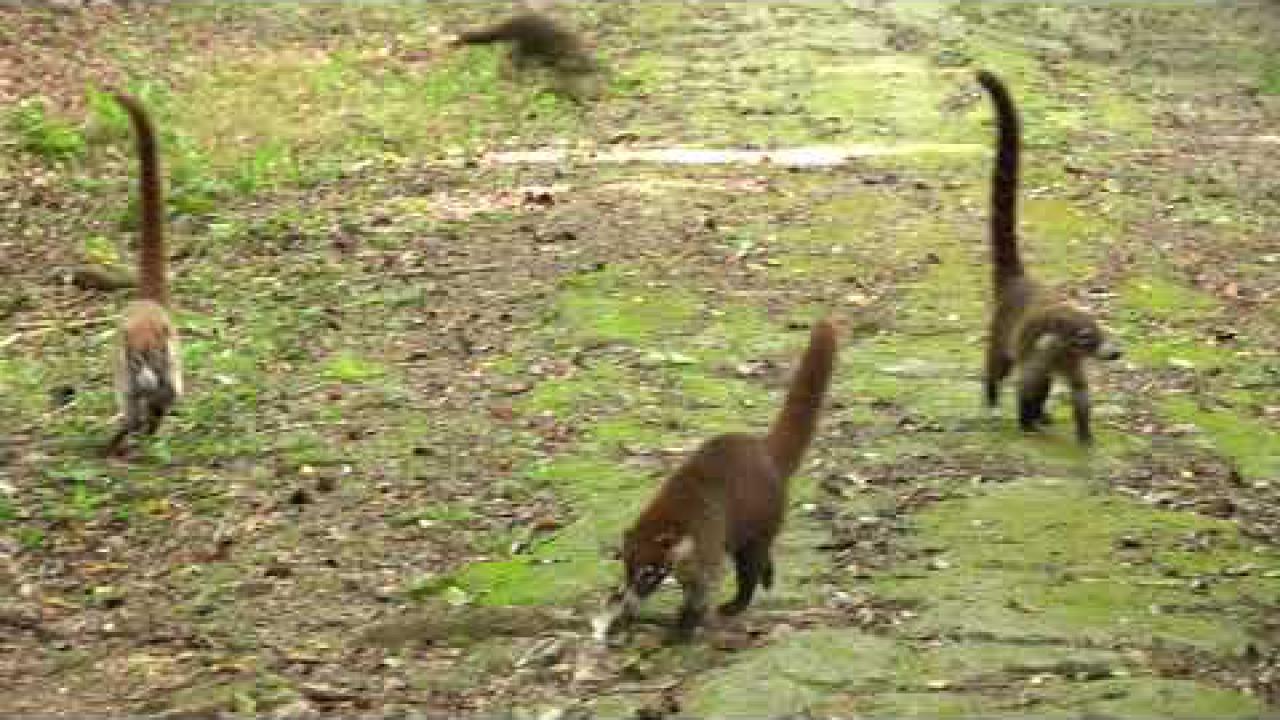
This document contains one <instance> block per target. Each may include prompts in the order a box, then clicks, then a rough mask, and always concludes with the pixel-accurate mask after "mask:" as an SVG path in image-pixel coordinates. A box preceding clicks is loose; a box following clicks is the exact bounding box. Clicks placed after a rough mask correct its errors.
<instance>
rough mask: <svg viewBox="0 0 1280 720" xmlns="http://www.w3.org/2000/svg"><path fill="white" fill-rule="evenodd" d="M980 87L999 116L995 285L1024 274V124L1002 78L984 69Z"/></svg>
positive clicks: (994, 196)
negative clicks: (1021, 169) (1021, 178)
mask: <svg viewBox="0 0 1280 720" xmlns="http://www.w3.org/2000/svg"><path fill="white" fill-rule="evenodd" d="M978 84H980V85H982V87H983V89H984V90H986V91H987V94H988V95H990V96H991V104H992V105H993V106H994V108H995V113H996V162H995V173H994V174H993V175H992V178H991V252H992V264H993V266H994V271H995V278H996V284H997V285H999V284H1003V283H1004V282H1007V281H1008V280H1011V279H1013V278H1017V277H1021V276H1022V275H1023V273H1024V270H1023V267H1022V258H1021V256H1020V255H1019V254H1018V166H1019V163H1020V158H1019V155H1020V154H1021V145H1022V121H1021V120H1020V119H1019V118H1018V109H1017V108H1016V107H1014V104H1013V98H1012V97H1010V96H1009V90H1008V88H1006V87H1005V86H1004V83H1003V82H1001V81H1000V78H998V77H996V76H995V75H993V74H991V73H989V72H987V71H986V70H981V71H979V72H978Z"/></svg>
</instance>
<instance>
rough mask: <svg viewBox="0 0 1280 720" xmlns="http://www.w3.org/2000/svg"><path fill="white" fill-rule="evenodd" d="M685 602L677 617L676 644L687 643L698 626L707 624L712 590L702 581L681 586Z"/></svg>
mask: <svg viewBox="0 0 1280 720" xmlns="http://www.w3.org/2000/svg"><path fill="white" fill-rule="evenodd" d="M681 590H683V591H684V601H683V602H682V603H681V604H680V612H679V614H678V615H677V616H676V625H675V628H674V632H673V633H672V639H673V640H674V641H676V642H687V641H689V640H691V639H692V638H693V634H694V633H695V632H697V630H698V626H699V625H702V624H703V623H704V622H706V619H707V613H708V611H709V610H710V608H711V588H710V587H708V586H707V584H706V583H705V582H703V581H701V580H696V581H692V582H689V583H687V584H684V585H682V586H681Z"/></svg>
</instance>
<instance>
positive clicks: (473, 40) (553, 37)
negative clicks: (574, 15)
mask: <svg viewBox="0 0 1280 720" xmlns="http://www.w3.org/2000/svg"><path fill="white" fill-rule="evenodd" d="M489 43H507V44H509V45H510V46H511V64H512V66H513V67H514V68H515V69H516V70H524V69H526V68H528V67H529V66H530V65H532V64H535V63H536V64H540V65H542V66H544V67H546V68H548V69H550V70H551V71H553V72H554V73H555V74H556V77H557V79H558V80H559V82H560V85H559V87H558V88H557V89H559V90H560V91H562V92H563V93H565V94H566V95H568V96H569V97H571V98H572V99H574V100H581V99H582V96H583V95H584V94H586V93H587V92H589V89H588V88H585V87H583V83H582V79H583V78H585V76H587V75H590V74H591V73H594V72H596V71H597V70H599V65H598V64H597V63H596V61H595V60H593V59H592V58H591V55H590V54H589V53H588V52H587V50H586V48H585V46H584V45H583V43H582V40H581V39H580V38H579V37H578V36H577V35H576V34H574V33H573V32H572V31H570V30H568V29H566V28H564V27H563V26H561V25H560V24H559V23H557V22H556V21H554V20H552V19H551V18H549V17H547V16H546V15H542V14H540V13H537V12H533V11H531V10H527V11H525V12H521V13H518V14H516V15H513V16H511V17H510V18H507V19H506V20H503V21H502V22H500V23H498V24H496V25H492V26H490V27H487V28H483V29H480V30H470V31H467V32H463V33H460V34H459V35H458V36H457V38H455V39H454V40H453V44H454V45H483V44H489Z"/></svg>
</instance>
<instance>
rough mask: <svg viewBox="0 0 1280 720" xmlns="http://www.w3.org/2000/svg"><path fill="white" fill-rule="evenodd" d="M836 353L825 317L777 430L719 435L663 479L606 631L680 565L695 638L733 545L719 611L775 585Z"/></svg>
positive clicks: (631, 538) (630, 539)
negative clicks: (778, 542)
mask: <svg viewBox="0 0 1280 720" xmlns="http://www.w3.org/2000/svg"><path fill="white" fill-rule="evenodd" d="M835 355H836V331H835V328H834V327H833V326H832V324H831V323H830V321H828V320H822V321H819V322H818V323H817V324H816V325H814V327H813V330H812V332H811V333H810V337H809V346H808V349H806V350H805V353H804V356H803V357H802V358H801V360H800V366H799V368H797V369H796V371H795V377H794V378H793V379H792V380H791V387H790V388H789V389H788V390H787V397H786V400H785V401H784V402H783V405H782V410H781V412H779V413H778V416H777V418H776V419H775V420H774V421H773V425H772V427H770V428H769V432H768V433H767V434H765V435H747V434H728V435H720V436H718V437H715V438H712V439H711V440H708V441H707V442H705V443H703V444H702V445H701V446H700V447H699V448H698V449H697V450H695V451H694V452H693V454H692V455H690V456H689V457H688V458H687V459H686V460H685V461H684V463H683V464H682V465H681V466H680V467H679V468H678V469H677V470H676V471H675V473H674V474H672V475H671V476H670V477H669V478H667V480H666V482H664V483H663V484H662V487H661V488H660V489H659V490H658V493H657V495H655V496H654V498H653V499H652V500H651V501H650V502H649V504H648V506H647V507H645V509H644V510H643V511H642V512H641V513H640V516H639V517H638V518H637V519H636V521H635V523H634V524H633V525H632V526H631V528H630V529H628V530H627V531H626V532H625V533H624V534H623V539H622V545H623V547H622V560H623V565H624V573H625V577H624V583H623V588H622V591H621V593H620V597H618V596H615V598H614V599H613V600H612V601H611V602H612V603H613V604H612V606H611V607H610V609H609V612H608V613H607V614H606V615H605V616H602V617H600V618H597V619H596V624H597V633H598V634H599V635H600V636H601V639H603V638H604V636H607V634H608V633H609V631H610V630H611V629H612V627H613V625H614V624H615V622H617V621H619V620H622V621H626V620H627V619H629V618H630V617H631V616H632V615H633V614H634V612H635V610H636V609H637V607H638V606H639V603H640V601H642V600H643V599H645V598H646V597H648V596H649V595H651V594H652V593H653V592H654V591H655V590H657V588H658V586H659V584H661V583H662V581H663V579H664V578H666V576H667V575H668V574H670V573H671V572H672V571H674V572H675V576H676V578H677V579H678V580H679V581H680V585H681V588H682V590H683V592H684V602H683V605H682V606H681V608H680V614H679V617H678V619H677V622H676V632H677V635H678V637H679V638H681V639H685V638H688V637H689V636H690V635H691V634H692V633H693V631H694V630H695V629H696V628H697V627H698V625H700V624H701V623H702V622H703V620H704V619H705V617H706V614H707V610H708V608H709V603H710V600H711V595H712V593H714V592H715V591H716V590H717V589H718V588H719V582H720V579H721V577H722V572H723V567H724V556H725V554H726V553H727V554H728V555H729V556H731V557H732V558H733V563H734V568H735V570H736V573H737V593H736V594H735V595H734V597H733V599H732V600H730V601H729V602H727V603H724V604H723V605H721V606H720V607H719V611H720V613H722V614H724V615H733V614H736V613H739V612H742V611H743V610H745V609H746V607H747V606H748V605H749V604H750V603H751V598H752V595H753V594H754V593H755V589H756V586H757V585H760V584H763V585H764V587H765V588H769V587H772V585H773V567H774V566H773V557H772V554H771V550H770V549H771V547H772V545H773V540H774V538H775V537H777V535H778V532H779V530H780V529H781V527H782V521H783V513H784V510H785V508H786V502H787V480H788V479H789V478H790V477H791V474H792V473H794V472H795V470H796V468H797V467H798V466H799V465H800V460H801V458H802V457H803V455H804V452H805V450H806V448H808V446H809V442H810V440H812V439H813V434H814V430H815V429H816V427H817V421H818V411H819V410H820V409H821V407H822V400H823V397H824V396H825V394H826V391H827V386H828V384H829V383H830V380H831V370H832V366H833V364H834V362H835Z"/></svg>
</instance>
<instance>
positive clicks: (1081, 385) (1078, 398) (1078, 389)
mask: <svg viewBox="0 0 1280 720" xmlns="http://www.w3.org/2000/svg"><path fill="white" fill-rule="evenodd" d="M1067 382H1068V383H1069V384H1070V386H1071V412H1072V415H1073V416H1074V419H1075V422H1076V439H1077V440H1079V441H1080V444H1081V445H1092V444H1093V430H1091V429H1090V428H1089V415H1090V412H1089V380H1088V378H1086V377H1085V376H1084V368H1082V367H1080V366H1079V365H1076V366H1074V367H1072V368H1071V372H1070V373H1068V375H1067Z"/></svg>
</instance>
